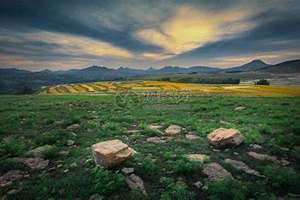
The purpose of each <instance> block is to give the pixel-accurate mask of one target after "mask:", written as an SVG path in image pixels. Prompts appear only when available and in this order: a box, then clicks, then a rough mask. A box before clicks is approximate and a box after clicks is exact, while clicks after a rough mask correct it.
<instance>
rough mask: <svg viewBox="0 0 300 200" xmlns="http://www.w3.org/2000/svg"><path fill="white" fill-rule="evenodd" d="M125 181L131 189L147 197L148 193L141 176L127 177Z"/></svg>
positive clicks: (132, 175)
mask: <svg viewBox="0 0 300 200" xmlns="http://www.w3.org/2000/svg"><path fill="white" fill-rule="evenodd" d="M125 181H126V183H127V185H128V187H129V188H130V189H132V190H136V189H138V190H141V191H142V192H143V194H144V195H147V192H146V190H145V186H144V182H143V180H142V179H141V178H140V177H139V176H137V175H135V174H131V175H130V176H128V177H126V179H125Z"/></svg>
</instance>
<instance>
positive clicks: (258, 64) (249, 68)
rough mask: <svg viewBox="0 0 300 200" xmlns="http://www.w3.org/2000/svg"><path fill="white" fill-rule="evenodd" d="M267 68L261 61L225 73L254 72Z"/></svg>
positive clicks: (254, 61)
mask: <svg viewBox="0 0 300 200" xmlns="http://www.w3.org/2000/svg"><path fill="white" fill-rule="evenodd" d="M267 66H269V65H268V64H266V63H265V62H263V61H262V60H253V61H251V62H249V63H246V64H244V65H241V66H237V67H233V68H229V69H226V70H225V71H226V72H228V73H237V72H248V71H256V70H259V69H262V68H265V67H267Z"/></svg>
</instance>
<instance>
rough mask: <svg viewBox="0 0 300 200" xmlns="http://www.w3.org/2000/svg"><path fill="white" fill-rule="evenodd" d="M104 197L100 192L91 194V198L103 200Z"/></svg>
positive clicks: (90, 199) (92, 199) (91, 199)
mask: <svg viewBox="0 0 300 200" xmlns="http://www.w3.org/2000/svg"><path fill="white" fill-rule="evenodd" d="M103 199H104V197H103V196H101V195H100V194H93V195H92V196H90V198H89V200H103Z"/></svg>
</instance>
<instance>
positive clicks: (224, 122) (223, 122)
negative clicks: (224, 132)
mask: <svg viewBox="0 0 300 200" xmlns="http://www.w3.org/2000/svg"><path fill="white" fill-rule="evenodd" d="M220 124H224V125H230V124H231V123H229V122H226V121H224V120H220Z"/></svg>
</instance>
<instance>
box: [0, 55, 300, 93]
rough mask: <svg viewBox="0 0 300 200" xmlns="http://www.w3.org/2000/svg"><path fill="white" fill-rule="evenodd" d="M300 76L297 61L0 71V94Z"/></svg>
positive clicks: (10, 69) (299, 66)
mask: <svg viewBox="0 0 300 200" xmlns="http://www.w3.org/2000/svg"><path fill="white" fill-rule="evenodd" d="M248 72H252V73H253V72H257V73H277V74H278V73H300V60H291V61H286V62H283V63H279V64H276V65H269V64H266V63H264V62H263V61H261V60H253V61H251V62H249V63H246V64H244V65H241V66H237V67H232V68H227V69H220V68H217V67H208V66H192V67H178V66H166V67H163V68H160V69H154V68H149V69H147V70H139V69H131V68H124V67H120V68H118V69H110V68H107V67H104V66H91V67H88V68H84V69H71V70H67V71H50V70H43V71H39V72H31V71H27V70H20V69H13V68H7V69H0V93H16V92H22V90H24V88H25V89H28V88H31V89H37V88H39V87H41V86H47V85H56V84H64V83H80V82H92V81H108V80H126V79H128V78H142V77H144V76H150V75H168V74H207V76H209V75H210V74H217V73H248Z"/></svg>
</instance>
